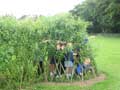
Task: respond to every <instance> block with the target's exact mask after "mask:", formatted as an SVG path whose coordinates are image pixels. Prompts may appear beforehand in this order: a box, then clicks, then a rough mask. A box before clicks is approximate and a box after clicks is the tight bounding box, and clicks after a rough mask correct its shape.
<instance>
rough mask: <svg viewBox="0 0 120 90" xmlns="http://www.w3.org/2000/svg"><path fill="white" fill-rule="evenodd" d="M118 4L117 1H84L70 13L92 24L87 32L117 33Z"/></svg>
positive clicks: (119, 5) (119, 4)
mask: <svg viewBox="0 0 120 90" xmlns="http://www.w3.org/2000/svg"><path fill="white" fill-rule="evenodd" d="M119 8H120V3H119V1H118V0H86V1H85V2H83V4H80V5H77V6H76V7H75V8H74V9H73V10H71V13H72V14H73V15H74V16H75V17H82V18H83V19H85V20H86V21H90V22H92V26H90V27H89V28H88V32H95V33H99V32H108V33H109V32H113V33H119V32H120V30H119V24H120V22H119V21H120V20H119V19H120V17H119V16H120V15H119V12H120V9H119Z"/></svg>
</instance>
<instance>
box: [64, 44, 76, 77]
mask: <svg viewBox="0 0 120 90" xmlns="http://www.w3.org/2000/svg"><path fill="white" fill-rule="evenodd" d="M67 47H68V49H69V50H68V51H67V53H66V54H65V63H64V64H65V67H66V77H67V78H68V79H69V78H70V77H71V76H72V71H73V64H74V58H73V51H72V43H68V44H67Z"/></svg>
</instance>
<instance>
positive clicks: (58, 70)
mask: <svg viewBox="0 0 120 90" xmlns="http://www.w3.org/2000/svg"><path fill="white" fill-rule="evenodd" d="M66 47H68V48H69V50H68V52H66V53H64V55H63V57H62V58H61V59H62V60H60V62H58V61H57V59H56V57H55V56H51V57H50V58H49V60H50V62H49V69H50V76H51V77H60V76H61V75H62V74H64V75H66V77H67V78H68V79H70V78H71V77H72V75H73V74H74V73H76V74H77V75H79V76H82V79H83V72H84V70H87V69H91V61H90V58H85V60H84V61H83V63H80V62H79V59H78V58H80V56H79V50H78V51H77V52H74V51H73V50H72V43H60V42H59V43H57V46H56V49H57V51H63V50H64V49H65V48H66ZM75 57H76V59H78V62H77V65H76V67H75V68H74V66H75Z"/></svg>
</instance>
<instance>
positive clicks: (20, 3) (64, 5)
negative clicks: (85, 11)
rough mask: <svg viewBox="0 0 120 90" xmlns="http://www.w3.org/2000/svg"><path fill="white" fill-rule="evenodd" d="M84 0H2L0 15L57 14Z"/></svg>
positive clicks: (0, 0) (0, 2) (0, 1)
mask: <svg viewBox="0 0 120 90" xmlns="http://www.w3.org/2000/svg"><path fill="white" fill-rule="evenodd" d="M83 1H84V0H0V16H2V15H8V14H9V15H14V16H16V17H21V16H22V15H45V16H49V15H55V14H57V13H62V12H68V11H69V10H71V9H73V8H74V6H75V5H77V4H79V3H82V2H83Z"/></svg>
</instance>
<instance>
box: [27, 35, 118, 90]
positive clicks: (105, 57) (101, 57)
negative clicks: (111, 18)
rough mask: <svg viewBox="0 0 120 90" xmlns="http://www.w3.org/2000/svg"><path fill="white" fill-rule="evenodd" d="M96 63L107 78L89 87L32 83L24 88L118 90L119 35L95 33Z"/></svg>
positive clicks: (35, 89) (33, 89) (41, 89)
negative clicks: (29, 86)
mask: <svg viewBox="0 0 120 90" xmlns="http://www.w3.org/2000/svg"><path fill="white" fill-rule="evenodd" d="M91 42H93V43H92V44H93V47H94V48H95V49H96V54H97V56H96V63H97V68H98V70H99V71H102V72H104V73H105V74H106V75H107V79H106V80H105V81H102V82H100V83H97V84H95V85H93V86H89V87H79V86H45V85H40V84H37V85H33V86H31V89H30V88H29V89H26V90H120V35H113V36H112V35H104V36H101V35H97V36H96V38H94V39H92V41H91Z"/></svg>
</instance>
